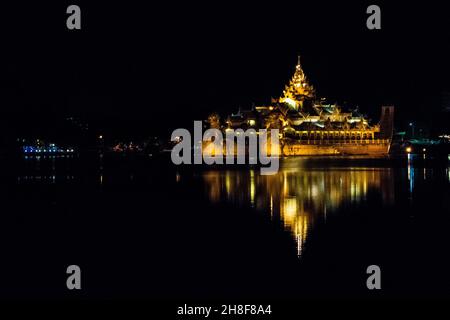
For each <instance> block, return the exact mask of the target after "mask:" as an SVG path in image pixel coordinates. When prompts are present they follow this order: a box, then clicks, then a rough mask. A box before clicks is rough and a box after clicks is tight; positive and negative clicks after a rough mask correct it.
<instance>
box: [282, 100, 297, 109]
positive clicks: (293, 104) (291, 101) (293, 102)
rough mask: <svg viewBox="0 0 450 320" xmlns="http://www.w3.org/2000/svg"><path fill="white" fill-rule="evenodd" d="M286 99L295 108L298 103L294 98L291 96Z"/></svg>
mask: <svg viewBox="0 0 450 320" xmlns="http://www.w3.org/2000/svg"><path fill="white" fill-rule="evenodd" d="M284 101H285V102H286V103H287V104H288V105H290V106H291V107H293V108H295V107H296V106H297V103H296V102H295V101H294V100H292V99H291V98H286V99H284Z"/></svg>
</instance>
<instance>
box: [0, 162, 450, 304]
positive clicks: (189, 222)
mask: <svg viewBox="0 0 450 320" xmlns="http://www.w3.org/2000/svg"><path fill="white" fill-rule="evenodd" d="M1 191H2V192H1V196H0V199H1V201H2V203H3V204H4V205H3V208H4V210H2V214H1V217H0V219H1V224H0V225H1V226H0V228H1V233H0V234H1V240H2V241H1V243H2V244H1V246H2V252H3V253H2V256H3V259H2V263H1V267H0V268H1V271H2V272H1V274H2V275H3V281H2V284H1V285H0V294H1V296H2V297H8V298H22V297H29V298H36V297H39V298H71V297H72V296H73V294H72V296H71V295H70V294H68V293H67V290H65V279H66V274H65V268H66V267H67V266H68V265H70V264H78V265H80V267H81V268H82V272H83V284H84V285H83V287H84V288H83V293H82V294H80V296H81V297H83V298H88V299H89V298H92V299H97V298H151V299H156V298H165V299H175V298H179V299H184V298H187V297H190V298H196V297H200V298H240V297H242V298H245V297H254V298H279V299H283V298H297V297H305V298H321V297H343V296H351V297H353V296H357V297H361V296H362V297H370V296H373V295H375V296H385V297H410V296H412V297H422V296H427V297H428V296H433V297H434V296H437V297H449V296H450V280H449V279H448V277H447V274H448V270H450V259H448V252H449V250H448V248H449V245H450V232H449V231H448V230H450V217H449V214H450V171H449V166H448V162H447V161H443V162H442V161H441V162H434V161H425V162H424V161H423V159H419V158H417V159H416V158H412V159H410V161H409V162H408V160H407V159H404V160H402V161H397V162H395V163H394V162H387V161H371V160H366V159H361V158H355V159H347V160H345V161H344V160H341V159H330V158H327V159H322V158H302V159H298V158H297V159H293V158H292V159H288V160H285V161H284V162H283V164H282V168H281V170H280V171H279V173H278V174H276V175H273V176H261V175H260V174H259V169H257V168H253V169H252V168H245V169H239V170H238V169H230V170H223V169H220V170H219V169H217V168H216V169H213V168H207V169H205V168H200V169H196V170H192V169H190V168H177V167H173V166H169V165H165V162H164V161H156V160H149V159H140V158H125V157H118V158H109V157H95V158H93V159H92V158H88V159H85V158H83V157H81V158H78V157H75V158H45V159H44V158H40V159H36V158H29V159H22V160H20V161H16V162H15V163H14V164H11V163H9V164H6V163H5V165H4V166H3V170H2V183H1ZM371 264H377V265H379V266H380V267H381V269H382V272H383V274H382V286H383V292H382V293H379V292H378V293H373V292H367V290H366V289H365V280H366V277H367V276H366V273H365V271H366V268H367V266H369V265H371Z"/></svg>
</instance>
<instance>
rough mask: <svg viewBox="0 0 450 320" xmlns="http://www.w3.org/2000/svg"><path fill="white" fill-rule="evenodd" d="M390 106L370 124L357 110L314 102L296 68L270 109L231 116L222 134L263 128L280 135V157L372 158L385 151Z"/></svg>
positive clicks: (390, 125)
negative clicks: (359, 155) (231, 130)
mask: <svg viewBox="0 0 450 320" xmlns="http://www.w3.org/2000/svg"><path fill="white" fill-rule="evenodd" d="M393 116H394V107H392V106H388V107H382V114H381V119H380V122H379V124H376V125H371V124H370V123H369V121H368V119H367V118H366V117H365V116H363V115H362V114H360V113H359V112H358V111H357V110H356V109H355V110H353V111H344V110H343V108H342V107H341V106H339V105H337V104H331V103H327V102H326V99H324V98H317V96H316V91H315V89H314V87H313V86H312V85H310V83H309V82H308V79H307V77H306V75H305V73H304V71H303V69H302V66H301V64H300V57H299V59H298V63H297V65H296V67H295V72H294V75H293V77H292V78H291V80H290V81H289V83H288V84H287V85H286V86H285V88H284V90H283V93H282V95H281V96H280V97H279V98H277V99H272V101H271V104H270V105H266V106H254V107H253V108H252V110H250V111H242V110H241V109H239V111H238V113H236V114H231V115H230V116H229V117H228V118H227V120H226V126H225V127H224V129H225V130H227V129H228V130H229V129H238V128H241V129H247V128H256V127H259V128H265V129H279V130H280V132H281V133H282V136H281V138H282V143H281V146H280V148H281V152H282V154H283V155H286V156H289V155H335V154H371V155H384V154H387V153H388V152H389V148H390V143H391V139H392V132H393Z"/></svg>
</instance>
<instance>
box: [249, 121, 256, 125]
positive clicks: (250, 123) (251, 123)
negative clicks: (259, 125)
mask: <svg viewBox="0 0 450 320" xmlns="http://www.w3.org/2000/svg"><path fill="white" fill-rule="evenodd" d="M248 124H249V125H251V126H254V125H255V124H256V121H255V120H248Z"/></svg>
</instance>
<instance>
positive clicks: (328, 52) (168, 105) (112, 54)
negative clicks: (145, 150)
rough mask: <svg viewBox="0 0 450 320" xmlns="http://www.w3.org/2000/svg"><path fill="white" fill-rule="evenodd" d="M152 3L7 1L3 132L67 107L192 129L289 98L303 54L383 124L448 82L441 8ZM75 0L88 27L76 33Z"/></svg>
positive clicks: (309, 69) (122, 123)
mask: <svg viewBox="0 0 450 320" xmlns="http://www.w3.org/2000/svg"><path fill="white" fill-rule="evenodd" d="M374 3H376V4H378V5H380V7H381V12H382V30H374V31H372V30H368V29H367V28H366V19H367V16H368V15H367V14H366V8H367V6H368V5H369V4H372V2H364V1H362V2H359V3H356V2H355V3H353V4H351V3H348V2H343V1H333V2H331V1H330V2H323V1H307V2H305V1H295V2H294V3H291V4H289V3H285V4H281V3H279V2H272V4H262V2H256V3H254V4H248V3H247V4H246V5H243V4H242V3H239V2H237V3H232V2H230V1H210V2H208V3H207V4H202V3H194V2H188V3H186V2H185V3H184V4H176V3H166V4H165V5H161V4H155V3H154V2H152V1H135V2H132V1H121V2H118V3H114V4H112V3H110V2H103V3H100V2H96V4H95V5H94V4H93V3H92V1H89V2H86V1H84V2H81V1H71V2H64V1H59V2H55V3H54V4H49V3H41V2H39V3H36V1H34V2H30V3H29V4H27V3H26V2H22V1H20V2H17V3H16V4H14V5H2V10H1V16H0V20H1V22H0V23H1V24H0V27H1V31H0V32H1V34H2V38H1V39H2V46H1V47H2V53H3V54H2V56H3V58H2V68H1V70H2V72H1V79H2V81H1V84H0V105H1V111H0V112H1V114H0V115H1V119H2V122H1V123H2V126H3V128H4V127H5V126H6V127H8V128H9V129H10V131H11V130H12V131H14V132H16V133H17V132H20V131H21V130H24V128H28V129H30V128H38V129H39V128H41V129H42V128H44V127H45V128H48V127H51V126H52V125H51V123H57V122H58V121H59V120H58V119H60V118H62V117H65V116H67V115H78V116H82V117H84V118H86V119H89V121H92V122H93V123H95V124H96V125H98V126H100V127H105V128H107V127H108V128H109V130H111V131H115V132H126V131H129V132H139V133H144V134H146V133H148V132H151V131H153V130H157V131H161V130H162V131H164V130H166V131H171V130H172V129H173V128H174V127H178V126H190V125H191V121H193V120H196V119H201V118H204V117H205V116H206V115H207V114H208V113H209V112H211V111H218V112H220V113H223V114H227V113H230V112H232V111H235V110H237V108H238V107H239V106H241V107H243V108H249V107H250V106H251V103H252V102H255V103H257V104H258V103H266V102H269V101H270V97H271V96H279V95H280V93H281V90H282V89H283V86H284V84H285V83H286V82H287V81H288V79H289V78H290V77H291V75H292V73H293V70H294V66H295V63H296V59H297V58H296V57H297V55H298V54H300V55H301V56H302V64H303V67H304V70H305V71H306V73H307V75H308V77H309V78H310V80H311V82H312V83H313V84H314V85H315V87H316V89H317V90H318V94H319V95H320V96H325V97H328V98H329V99H330V100H331V101H338V102H341V103H342V102H348V103H350V104H352V105H358V106H359V107H360V110H362V111H363V112H365V113H367V114H369V115H370V116H371V117H372V118H373V119H374V120H378V116H379V107H380V106H381V105H382V104H395V106H396V112H397V121H398V122H399V123H403V122H406V121H409V120H410V119H417V118H424V117H426V116H427V115H428V116H429V115H431V113H432V112H431V113H430V110H431V111H433V110H436V111H437V110H439V109H440V108H441V104H440V96H441V92H442V91H445V90H449V89H450V86H449V84H450V81H449V76H448V75H449V74H450V73H449V71H450V62H449V57H450V41H449V40H450V39H449V35H450V19H449V18H448V14H447V11H446V10H445V7H443V5H441V4H437V3H436V4H433V3H431V2H426V3H424V2H422V3H418V4H415V3H413V2H410V1H408V2H407V1H405V2H399V1H395V2H394V1H390V2H389V3H381V2H374ZM69 4H78V5H79V6H80V7H81V10H82V30H80V31H69V30H67V29H66V18H67V14H66V13H65V12H66V8H67V6H68V5H69Z"/></svg>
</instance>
